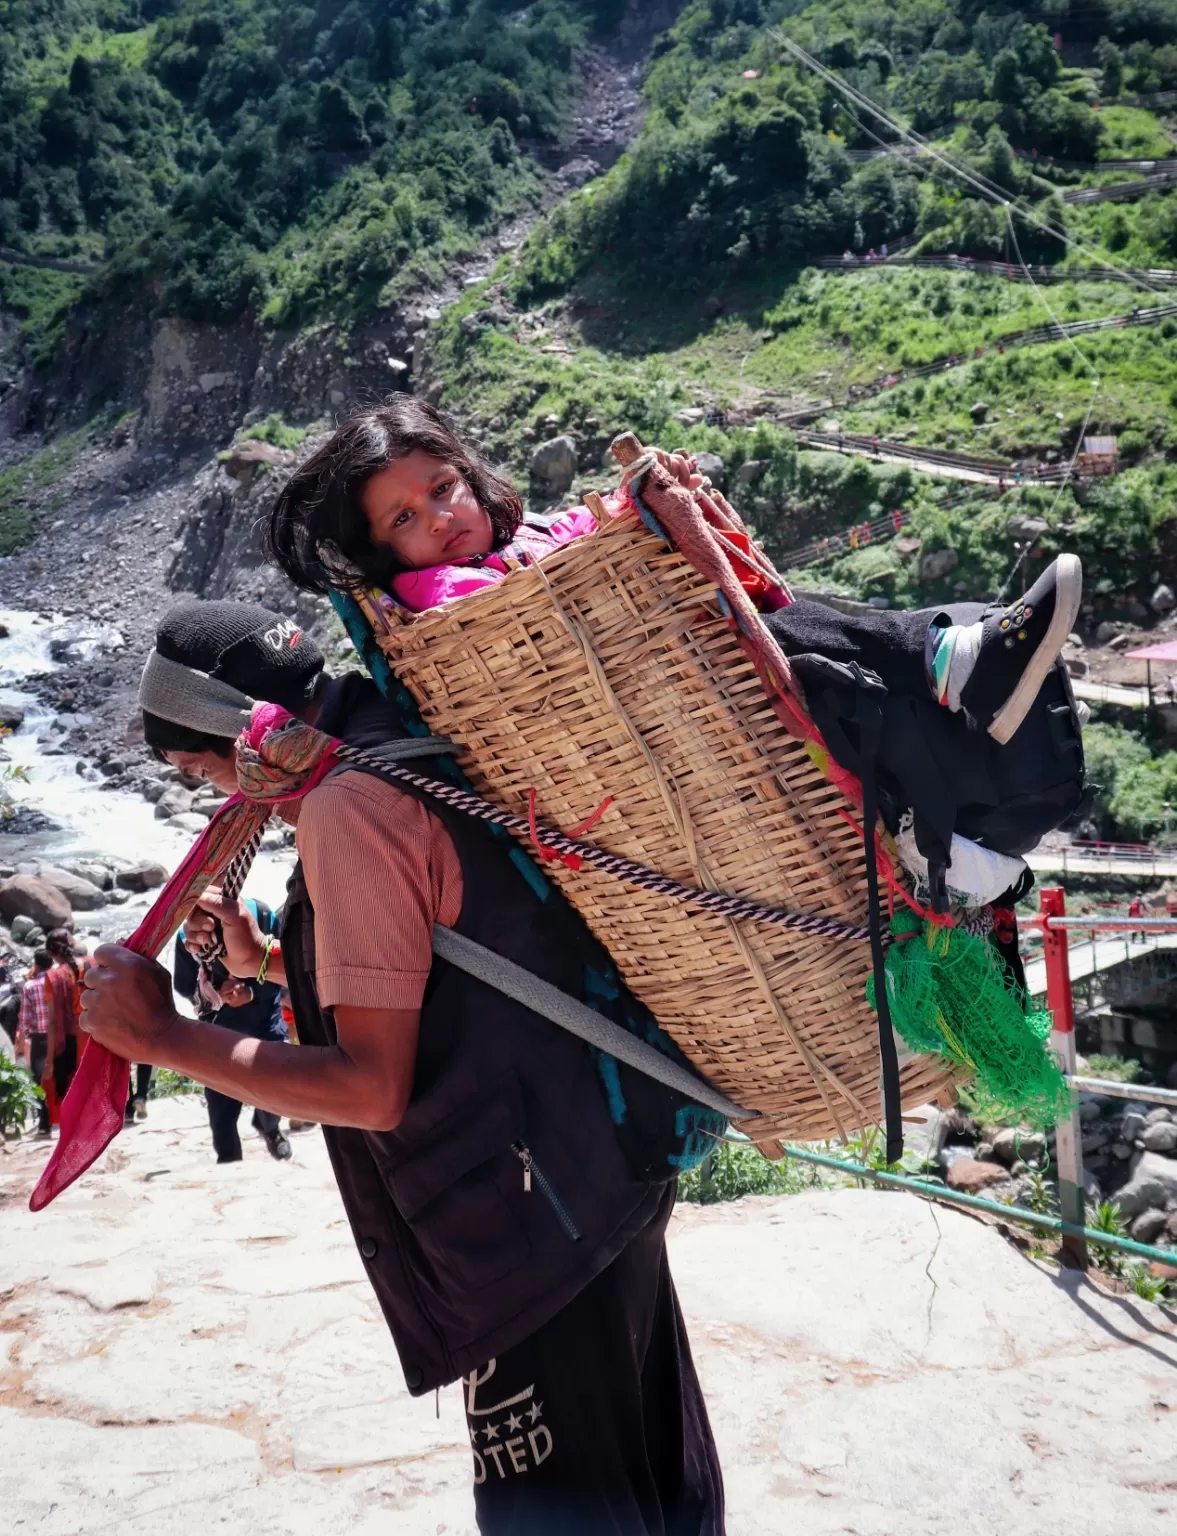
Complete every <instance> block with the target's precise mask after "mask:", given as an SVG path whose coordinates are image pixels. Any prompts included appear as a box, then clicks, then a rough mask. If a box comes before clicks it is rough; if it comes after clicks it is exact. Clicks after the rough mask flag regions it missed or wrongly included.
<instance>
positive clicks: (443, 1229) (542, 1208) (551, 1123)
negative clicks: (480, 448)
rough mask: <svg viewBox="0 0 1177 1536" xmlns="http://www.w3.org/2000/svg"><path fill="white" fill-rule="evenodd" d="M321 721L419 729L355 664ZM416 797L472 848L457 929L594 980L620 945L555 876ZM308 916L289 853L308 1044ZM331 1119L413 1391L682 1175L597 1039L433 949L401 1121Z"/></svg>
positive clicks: (538, 1318)
mask: <svg viewBox="0 0 1177 1536" xmlns="http://www.w3.org/2000/svg"><path fill="white" fill-rule="evenodd" d="M319 726H320V729H322V730H324V731H326V732H328V733H329V734H331V735H333V736H337V737H341V738H342V739H343V740H345V741H347V742H348V743H349V744H350V745H353V746H362V747H375V746H378V745H379V744H380V743H382V742H385V741H388V740H389V739H391V738H394V737H403V736H404V735H405V734H406V733H405V731H403V730H402V729H400V728H399V726H398V725H397V723H396V720H395V717H394V716H393V715H392V713H391V711H390V710H389V708H388V706H387V705H386V704H385V702H384V700H383V699H382V698H381V696H380V694H379V692H378V691H377V689H376V687H375V685H374V684H371V683H369V682H368V681H367V680H366V679H362V678H360V677H359V676H357V675H355V674H353V675H351V676H349V677H345V678H342V679H338V680H337V681H336V682H335V683H333V684H332V685H331V690H330V692H329V694H328V697H327V701H326V705H325V708H324V712H323V715H322V717H321V719H320V721H319ZM345 771H354V770H345ZM428 771H433V770H432V767H431V768H430V769H429V770H428ZM406 792H410V791H408V790H406ZM421 798H422V799H423V800H424V802H425V803H426V804H427V805H428V806H429V808H430V809H431V810H432V811H433V812H434V814H435V815H437V816H438V817H439V818H440V819H441V821H442V822H443V823H444V825H445V827H446V829H447V831H448V832H449V834H450V836H451V837H452V839H453V841H454V846H455V848H456V850H457V853H458V857H459V860H460V862H461V866H462V882H463V895H462V910H461V914H460V916H459V918H458V921H457V923H456V925H455V927H456V929H457V931H458V932H459V933H462V934H465V935H467V936H469V937H470V938H472V939H474V940H476V941H477V942H478V943H480V944H483V945H485V946H486V947H487V948H489V949H493V950H496V951H497V952H498V953H499V954H501V955H505V956H507V957H508V958H509V959H511V960H514V961H515V962H516V963H517V964H519V965H523V966H526V967H527V968H528V969H529V970H532V971H534V972H535V973H536V974H537V975H539V976H541V977H543V978H544V979H545V980H547V981H549V982H551V983H553V984H554V985H555V986H558V987H560V988H561V989H563V990H565V991H568V992H570V993H572V994H573V995H574V996H576V997H582V996H583V995H584V990H585V981H584V977H585V973H586V968H588V967H596V966H598V965H600V964H604V965H606V966H607V965H608V963H609V962H608V957H607V955H604V952H603V951H602V950H601V946H600V945H599V944H597V941H596V940H595V939H594V938H593V937H592V935H591V933H590V932H589V930H588V929H587V927H586V926H585V924H584V923H583V921H582V920H581V919H580V918H579V916H578V915H577V914H576V913H575V912H574V911H573V909H572V908H571V907H570V906H569V905H568V903H567V902H566V901H565V900H564V898H563V897H562V896H561V895H560V893H559V892H558V891H556V890H555V889H554V888H549V889H548V890H547V892H546V893H545V894H543V895H540V894H538V893H537V891H536V889H534V888H533V886H532V885H531V884H529V883H528V880H527V879H526V878H525V876H524V875H523V873H521V871H520V869H519V867H518V866H517V864H516V863H515V862H513V861H512V859H511V857H510V849H511V846H512V845H511V844H510V843H509V842H506V841H505V840H503V839H498V838H495V837H494V836H492V835H491V834H490V833H489V832H488V830H487V829H486V828H485V827H484V826H482V825H481V824H480V823H478V822H475V821H473V820H472V819H471V818H469V817H467V816H464V815H463V814H462V813H460V812H458V811H452V810H450V809H449V808H448V807H446V806H444V805H440V804H437V803H434V802H432V801H430V800H429V799H428V797H425V796H422V797H421ZM367 895H368V898H369V899H370V900H371V901H373V902H379V901H380V899H381V893H380V892H379V891H378V890H373V891H370V892H368V893H367ZM314 932H315V914H314V909H313V906H312V903H311V900H310V897H309V895H308V892H307V889H306V885H305V883H304V881H303V879H302V875H301V870H296V871H295V873H294V876H293V878H292V880H291V884H290V895H289V900H288V903H287V907H286V912H285V915H284V918H283V924H282V939H283V943H282V951H283V959H284V962H285V966H286V974H287V980H288V985H289V989H290V996H291V1003H292V1006H293V1009H294V1016H295V1020H296V1023H297V1027H298V1036H299V1039H300V1041H302V1042H303V1044H304V1045H312V1046H313V1045H327V1044H331V1043H333V1042H334V1040H335V1027H334V1021H333V1019H332V1017H331V1015H330V1014H329V1013H327V1012H324V1011H323V1010H322V1009H320V1007H319V1004H318V999H317V997H316V994H315V986H314V952H315V942H314ZM602 957H603V959H602ZM653 1087H654V1088H655V1089H656V1090H657V1091H658V1092H659V1093H660V1094H663V1095H665V1094H666V1093H667V1092H668V1090H663V1089H661V1086H660V1085H657V1084H655V1085H653ZM324 1133H325V1135H326V1138H327V1146H328V1150H329V1152H330V1155H331V1161H332V1165H333V1167H334V1170H335V1176H336V1179H337V1181H338V1183H339V1188H340V1192H341V1194H342V1196H343V1202H344V1206H345V1208H346V1210H347V1214H348V1219H349V1220H350V1222H351V1226H352V1231H353V1233H354V1235H355V1239H356V1243H357V1245H358V1247H359V1250H360V1253H361V1255H362V1256H363V1259H364V1262H365V1264H366V1266H367V1269H368V1274H369V1277H370V1278H371V1281H372V1285H373V1287H374V1289H375V1291H376V1295H377V1297H378V1299H379V1301H380V1305H381V1307H382V1308H383V1311H384V1315H385V1318H386V1319H387V1321H388V1325H389V1328H390V1329H391V1331H392V1335H393V1339H394V1342H395V1343H396V1347H397V1351H398V1353H399V1355H400V1359H401V1364H402V1367H403V1369H404V1373H405V1381H406V1383H407V1385H408V1387H409V1390H410V1391H411V1392H413V1393H415V1394H419V1393H424V1392H428V1391H431V1390H432V1389H433V1388H435V1387H438V1386H441V1385H444V1384H445V1383H447V1382H450V1381H453V1380H455V1379H456V1378H457V1377H458V1376H460V1375H463V1374H467V1373H468V1372H470V1371H471V1370H473V1369H475V1368H477V1367H479V1366H481V1365H483V1364H485V1362H486V1361H487V1360H489V1359H491V1358H492V1357H494V1356H496V1355H499V1354H501V1353H503V1352H504V1351H506V1350H508V1349H510V1348H512V1347H514V1346H515V1345H516V1344H518V1343H520V1342H521V1341H522V1340H523V1339H525V1338H527V1337H529V1336H530V1335H531V1334H533V1333H534V1332H535V1331H536V1330H537V1329H538V1328H540V1327H541V1326H542V1325H543V1324H544V1323H546V1322H547V1321H548V1320H549V1319H550V1318H552V1317H553V1316H554V1315H555V1314H556V1313H557V1312H559V1311H560V1310H561V1309H562V1308H563V1307H565V1306H566V1305H567V1304H568V1303H569V1302H570V1301H571V1300H572V1299H573V1298H574V1297H575V1296H577V1295H578V1294H579V1293H580V1291H581V1290H582V1289H583V1288H584V1287H585V1286H586V1285H587V1284H588V1282H589V1281H590V1280H592V1279H593V1278H594V1276H596V1275H597V1274H599V1273H600V1272H601V1271H602V1270H603V1269H604V1268H605V1267H606V1266H607V1265H608V1264H610V1263H611V1262H612V1260H613V1259H614V1258H616V1256H617V1255H618V1254H619V1253H620V1252H621V1251H622V1249H623V1248H625V1246H626V1245H627V1244H628V1243H629V1242H630V1240H631V1239H632V1238H633V1237H634V1236H635V1235H636V1234H637V1233H638V1232H640V1231H641V1230H642V1229H643V1228H644V1227H646V1226H647V1225H648V1224H649V1223H650V1222H651V1221H653V1220H655V1219H656V1218H657V1216H658V1212H659V1208H660V1206H661V1204H662V1201H663V1198H664V1196H665V1193H666V1186H667V1182H668V1180H669V1177H670V1174H669V1173H668V1172H667V1171H665V1170H664V1169H662V1170H659V1171H657V1172H656V1171H655V1164H654V1162H653V1161H652V1162H651V1164H650V1167H649V1168H648V1169H646V1170H645V1171H643V1170H642V1168H641V1167H640V1166H635V1165H634V1158H633V1156H632V1155H627V1149H625V1143H624V1139H623V1138H622V1137H621V1136H620V1135H619V1128H618V1126H616V1125H615V1124H614V1120H613V1117H612V1115H611V1112H610V1105H609V1100H608V1097H607V1095H606V1093H605V1091H604V1088H603V1086H602V1078H601V1075H600V1074H599V1072H598V1067H597V1064H596V1061H595V1060H594V1057H593V1054H592V1052H591V1051H590V1049H589V1047H588V1046H586V1045H585V1044H584V1043H582V1042H581V1041H579V1040H577V1039H575V1038H574V1037H573V1036H571V1035H570V1034H568V1033H566V1032H565V1031H564V1030H561V1029H559V1028H557V1027H556V1026H555V1025H554V1024H551V1023H549V1022H548V1021H546V1020H544V1019H542V1018H540V1017H538V1016H537V1015H536V1014H534V1013H532V1012H530V1010H528V1009H527V1008H525V1007H523V1006H522V1005H521V1004H519V1003H516V1002H513V1001H512V1000H511V999H509V998H507V997H505V996H504V995H503V994H502V993H500V992H498V991H496V990H495V989H494V988H492V987H489V986H487V985H486V984H485V983H483V982H480V981H477V980H475V979H474V978H473V977H471V976H469V975H467V974H466V973H465V972H463V971H459V970H457V969H455V968H454V967H452V966H450V965H449V964H447V963H446V962H444V961H441V960H437V959H435V960H434V963H433V968H432V971H431V972H430V976H429V981H428V984H427V987H426V992H425V999H424V1003H423V1006H422V1012H421V1029H420V1037H419V1042H418V1048H417V1061H416V1069H415V1077H414V1083H413V1093H412V1097H411V1099H410V1102H409V1107H408V1110H407V1112H406V1114H405V1117H404V1119H403V1120H402V1122H401V1124H400V1125H399V1126H398V1128H397V1129H396V1130H395V1131H390V1132H375V1131H361V1130H354V1129H345V1128H340V1127H330V1126H327V1127H324ZM528 1163H529V1164H530V1168H531V1172H530V1176H527V1175H526V1169H525V1164H528Z"/></svg>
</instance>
